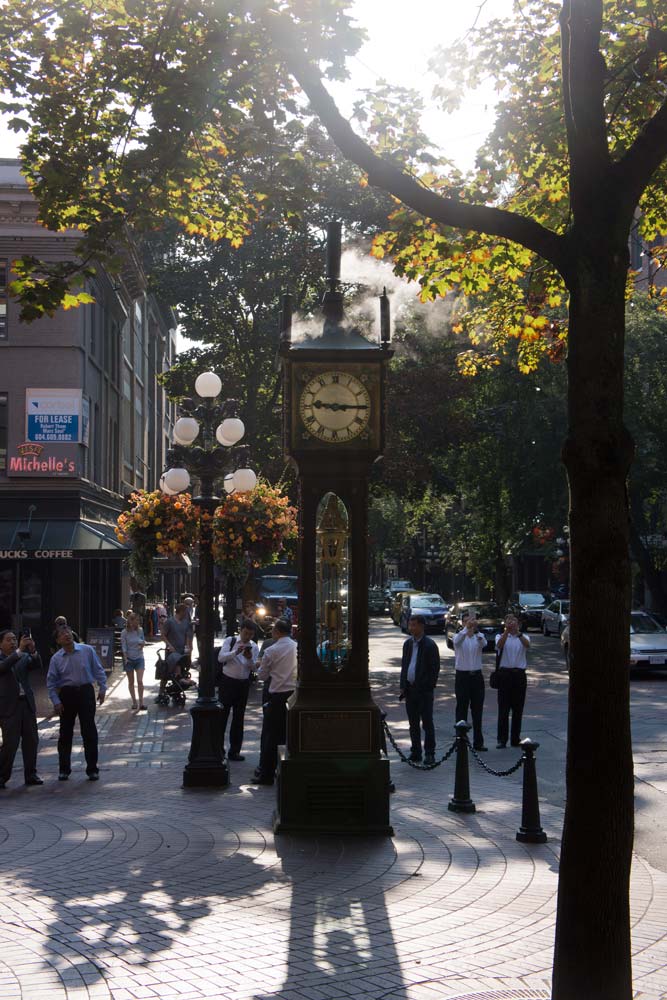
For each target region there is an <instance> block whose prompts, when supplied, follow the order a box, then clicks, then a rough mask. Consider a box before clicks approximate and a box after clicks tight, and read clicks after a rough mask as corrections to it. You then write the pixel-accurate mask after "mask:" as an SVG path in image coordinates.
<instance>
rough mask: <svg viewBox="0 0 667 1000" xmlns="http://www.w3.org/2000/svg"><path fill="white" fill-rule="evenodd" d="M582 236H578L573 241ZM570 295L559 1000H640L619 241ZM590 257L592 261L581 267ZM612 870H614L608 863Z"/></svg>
mask: <svg viewBox="0 0 667 1000" xmlns="http://www.w3.org/2000/svg"><path fill="white" fill-rule="evenodd" d="M573 235H574V234H573ZM582 243H583V239H582V236H581V233H579V234H578V239H577V240H574V239H573V244H572V245H573V247H577V249H578V252H579V254H581V255H582V257H581V258H580V263H581V266H579V267H577V274H578V278H577V283H576V287H574V288H571V289H570V291H571V302H570V332H569V357H568V368H569V390H568V401H569V433H568V439H567V441H566V443H565V446H564V449H563V460H564V462H565V465H566V467H567V471H568V477H569V483H570V532H571V549H570V551H571V560H572V563H571V607H572V618H571V623H570V663H571V666H570V688H569V712H568V746H567V776H566V783H567V801H566V808H565V825H564V831H563V842H562V856H561V866H560V879H559V886H558V916H557V926H556V950H555V957H554V974H553V1000H631V996H632V973H631V952H630V912H629V881H630V864H631V855H632V838H633V806H634V802H633V768H632V745H631V735H630V687H629V670H628V662H629V635H630V627H629V626H630V623H629V609H630V558H629V537H628V535H629V530H628V520H629V519H628V505H627V495H626V486H625V484H626V476H627V472H628V468H629V466H630V463H631V461H632V442H631V439H630V436H629V434H628V433H627V431H626V430H625V427H624V425H623V340H624V301H623V293H624V288H625V273H626V261H625V253H624V248H623V244H622V243H620V242H619V243H617V247H619V246H620V249H618V252H617V253H616V254H615V255H614V254H613V253H612V251H611V250H610V249H608V247H609V244H610V243H611V238H610V235H609V232H608V231H607V232H606V233H605V232H600V231H599V230H598V232H597V233H595V234H594V233H593V226H590V227H589V232H588V233H587V248H588V249H587V252H586V251H581V250H579V247H578V246H577V244H579V246H580V245H581V244H582ZM583 253H586V257H585V258H584V257H583ZM611 861H613V867H612V866H610V862H611Z"/></svg>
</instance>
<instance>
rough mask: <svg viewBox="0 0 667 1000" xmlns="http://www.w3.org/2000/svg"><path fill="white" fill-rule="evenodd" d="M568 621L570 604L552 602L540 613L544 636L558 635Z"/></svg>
mask: <svg viewBox="0 0 667 1000" xmlns="http://www.w3.org/2000/svg"><path fill="white" fill-rule="evenodd" d="M569 620H570V602H569V601H561V600H558V601H552V602H551V604H549V605H548V606H547V607H546V608H545V609H544V611H543V612H542V632H543V634H544V635H551V634H552V633H553V634H554V635H560V634H561V632H562V631H563V629H564V628H565V626H566V625H567V623H568V621H569Z"/></svg>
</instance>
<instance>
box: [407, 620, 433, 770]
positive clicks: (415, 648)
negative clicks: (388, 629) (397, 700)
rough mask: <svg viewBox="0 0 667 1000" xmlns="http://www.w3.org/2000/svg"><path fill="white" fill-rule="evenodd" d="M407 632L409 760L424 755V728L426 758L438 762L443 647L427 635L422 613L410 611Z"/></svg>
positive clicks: (417, 758) (416, 759)
mask: <svg viewBox="0 0 667 1000" xmlns="http://www.w3.org/2000/svg"><path fill="white" fill-rule="evenodd" d="M408 632H409V633H410V635H411V636H412V638H411V639H406V640H405V643H404V644H403V657H402V660H401V680H400V688H401V693H400V697H401V700H402V699H403V698H405V708H406V711H407V713H408V722H409V724H410V744H411V751H410V758H409V759H410V760H411V761H414V762H419V761H420V760H421V759H422V738H421V731H422V728H423V730H424V761H425V763H426V764H434V763H435V727H434V725H433V698H434V691H435V685H436V683H437V680H438V674H439V673H440V650H439V649H438V645H437V643H435V642H434V641H433V639H431V638H429V636H427V635H426V619H425V618H424V616H423V615H410V618H409V620H408Z"/></svg>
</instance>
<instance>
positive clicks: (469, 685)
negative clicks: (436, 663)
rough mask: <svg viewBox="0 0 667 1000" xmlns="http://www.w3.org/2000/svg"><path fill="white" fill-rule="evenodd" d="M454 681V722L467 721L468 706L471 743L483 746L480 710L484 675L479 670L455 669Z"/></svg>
mask: <svg viewBox="0 0 667 1000" xmlns="http://www.w3.org/2000/svg"><path fill="white" fill-rule="evenodd" d="M455 673H456V679H455V681H454V694H455V695H456V719H455V720H454V721H455V722H461V721H464V722H467V721H468V708H470V714H471V716H472V744H473V746H474V747H483V746H484V736H483V735H482V712H483V711H484V675H483V674H482V671H481V670H457V671H456V672H455Z"/></svg>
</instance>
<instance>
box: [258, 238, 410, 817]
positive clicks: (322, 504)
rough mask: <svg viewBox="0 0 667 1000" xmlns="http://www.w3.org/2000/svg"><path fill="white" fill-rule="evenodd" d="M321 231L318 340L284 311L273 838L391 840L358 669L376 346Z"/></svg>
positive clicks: (364, 680) (374, 440)
mask: <svg viewBox="0 0 667 1000" xmlns="http://www.w3.org/2000/svg"><path fill="white" fill-rule="evenodd" d="M340 238H341V231H340V224H339V223H331V224H330V226H329V233H328V245H327V284H328V289H327V291H326V292H325V295H324V298H323V302H322V310H323V313H324V324H323V328H322V332H321V334H319V335H317V336H311V337H306V338H305V339H303V340H300V341H298V342H292V340H291V315H290V311H291V310H290V304H289V297H288V296H286V297H285V301H284V303H283V315H282V324H281V355H282V362H283V374H284V396H283V398H284V445H285V451H286V454H287V456H288V457H289V459H290V460H291V462H292V463H293V465H294V466H295V467H296V469H297V473H298V482H299V511H300V515H299V516H300V521H299V549H298V570H299V637H298V645H299V669H298V681H297V687H296V690H295V692H294V694H293V696H292V698H291V699H290V702H289V704H288V709H287V747H286V753H285V756H284V759H283V760H282V761H281V762H280V764H279V768H278V788H277V798H278V801H277V809H276V814H275V818H274V828H275V830H276V832H285V831H310V830H312V831H316V830H321V831H329V832H339V831H346V832H358V833H382V834H388V833H391V832H392V829H391V826H390V823H389V783H390V778H389V762H388V760H387V759H386V757H385V756H384V755H383V754H382V749H381V748H382V727H381V718H380V710H379V708H378V706H377V705H376V704H375V702H374V701H373V699H372V697H371V692H370V683H369V670H368V530H367V520H368V513H367V502H368V477H369V473H370V469H371V466H372V465H373V463H374V462H375V461H376V459H377V458H378V457H379V456H380V454H381V453H382V449H383V445H384V425H385V416H384V389H385V379H386V370H387V363H388V361H389V359H390V357H391V355H392V353H393V352H392V351H391V350H390V349H389V312H388V305H389V303H388V299H387V296H386V293H385V294H384V295H383V296H382V298H381V338H380V343H377V342H375V343H373V342H371V341H370V340H368V339H367V338H366V337H364V336H362V334H361V333H360V332H359V331H358V330H356V329H354V328H351V327H350V326H348V325H347V324H346V323H345V319H344V305H343V294H342V291H341V289H340V280H339V279H340V249H341V245H340Z"/></svg>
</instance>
